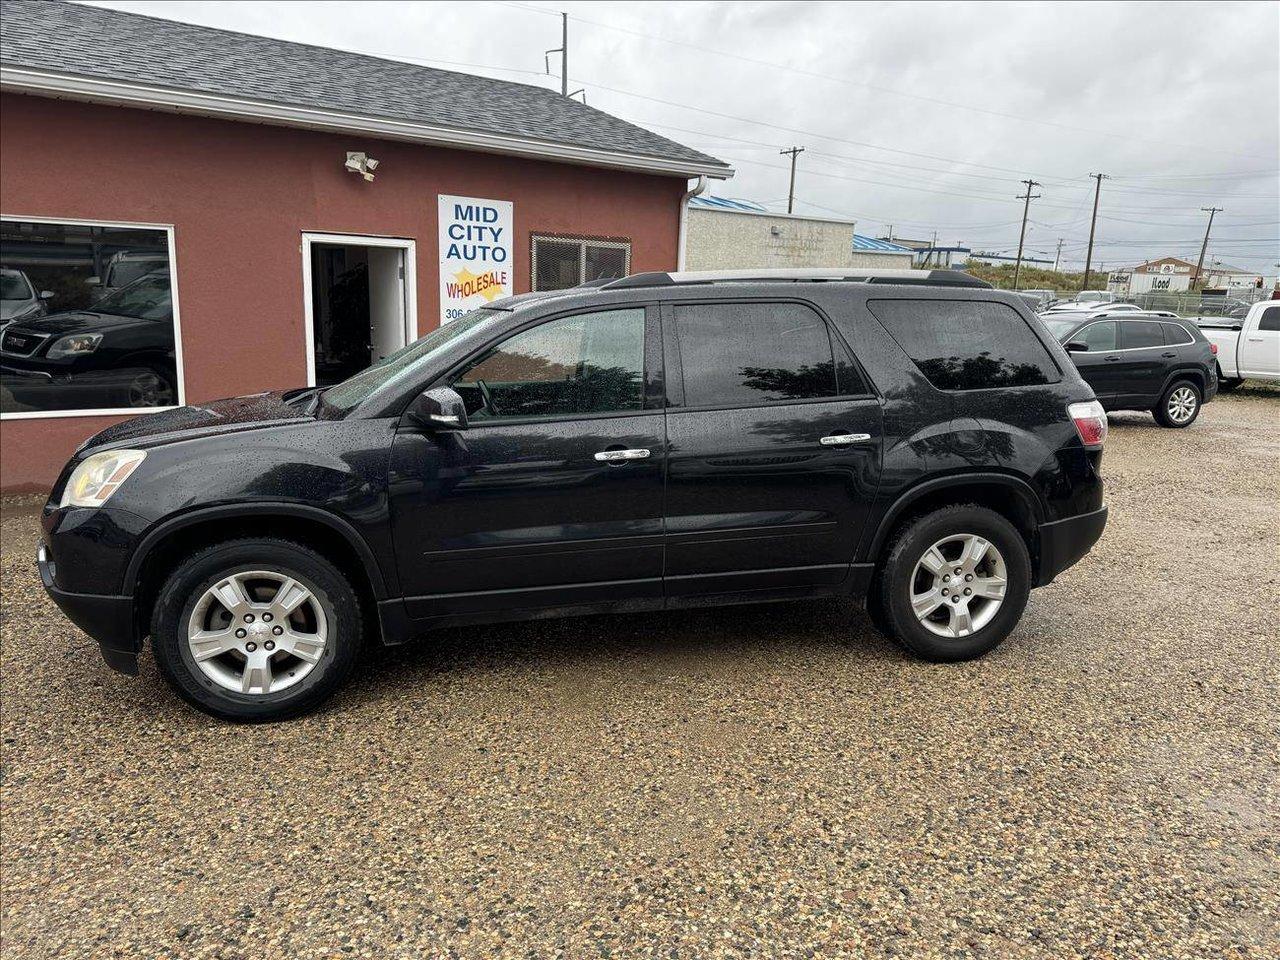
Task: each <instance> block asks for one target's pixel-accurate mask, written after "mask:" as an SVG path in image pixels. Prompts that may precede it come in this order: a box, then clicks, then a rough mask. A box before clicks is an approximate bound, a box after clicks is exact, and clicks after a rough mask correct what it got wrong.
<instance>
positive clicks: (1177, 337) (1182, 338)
mask: <svg viewBox="0 0 1280 960" xmlns="http://www.w3.org/2000/svg"><path fill="white" fill-rule="evenodd" d="M1161 326H1162V327H1164V342H1165V343H1166V344H1167V345H1168V346H1171V347H1182V346H1186V345H1187V344H1188V343H1194V342H1195V339H1196V338H1195V337H1193V336H1192V335H1191V333H1190V331H1188V330H1187V329H1186V327H1184V326H1182V324H1179V323H1162V324H1161Z"/></svg>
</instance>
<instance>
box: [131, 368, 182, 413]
mask: <svg viewBox="0 0 1280 960" xmlns="http://www.w3.org/2000/svg"><path fill="white" fill-rule="evenodd" d="M175 403H177V391H176V390H174V388H173V384H172V383H170V382H169V378H168V377H167V376H166V375H164V374H162V373H160V372H158V371H156V370H150V369H144V370H139V371H138V372H137V373H136V374H135V375H134V377H133V379H132V380H130V381H129V406H131V407H172V406H173V405H174V404H175Z"/></svg>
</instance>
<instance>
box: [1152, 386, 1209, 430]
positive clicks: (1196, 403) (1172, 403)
mask: <svg viewBox="0 0 1280 960" xmlns="http://www.w3.org/2000/svg"><path fill="white" fill-rule="evenodd" d="M1200 397H1201V394H1200V388H1199V387H1197V386H1196V385H1195V384H1194V383H1192V382H1191V381H1190V380H1175V381H1174V382H1173V383H1172V384H1170V385H1169V389H1168V390H1166V391H1165V392H1164V395H1163V396H1162V397H1161V398H1160V402H1159V403H1158V404H1156V406H1155V408H1154V409H1153V410H1152V411H1151V413H1152V415H1153V416H1154V417H1155V418H1156V423H1158V424H1160V426H1162V427H1169V428H1171V429H1175V430H1180V429H1182V428H1183V427H1189V426H1191V424H1193V423H1195V422H1196V417H1198V416H1200Z"/></svg>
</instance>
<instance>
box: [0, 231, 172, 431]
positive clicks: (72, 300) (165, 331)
mask: <svg viewBox="0 0 1280 960" xmlns="http://www.w3.org/2000/svg"><path fill="white" fill-rule="evenodd" d="M172 287H173V277H172V275H171V272H170V269H169V242H168V237H167V235H166V233H165V231H163V230H142V229H132V228H125V227H100V226H86V225H81V224H61V223H31V222H23V221H17V220H4V221H0V295H2V296H0V328H2V330H0V412H3V413H23V412H37V411H39V412H46V411H61V410H66V411H73V410H74V411H81V410H110V409H117V408H125V409H129V408H138V409H145V408H148V407H165V406H173V405H175V404H177V403H178V370H177V363H176V359H175V353H176V351H175V349H174V344H175V337H174V326H173V319H174V318H173V294H172Z"/></svg>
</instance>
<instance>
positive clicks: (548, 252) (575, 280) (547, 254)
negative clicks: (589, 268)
mask: <svg viewBox="0 0 1280 960" xmlns="http://www.w3.org/2000/svg"><path fill="white" fill-rule="evenodd" d="M533 258H534V261H535V263H536V264H537V267H536V269H535V272H534V277H533V289H534V290H567V289H568V288H569V287H576V286H577V285H578V284H580V283H582V244H580V243H578V242H577V241H576V240H544V239H542V238H537V239H535V240H534V241H533Z"/></svg>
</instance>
